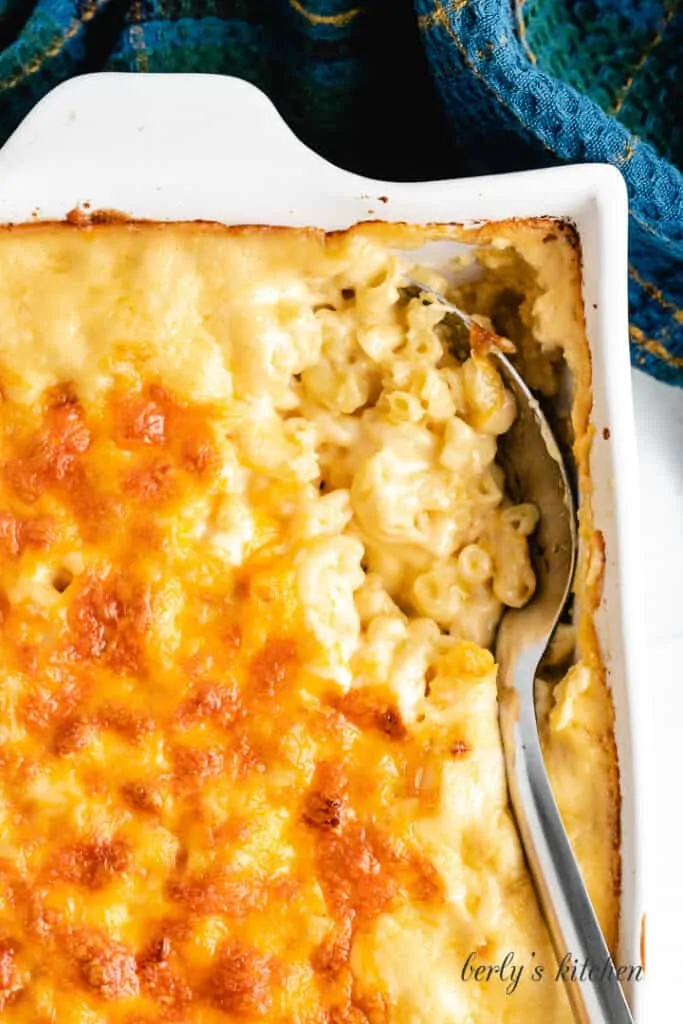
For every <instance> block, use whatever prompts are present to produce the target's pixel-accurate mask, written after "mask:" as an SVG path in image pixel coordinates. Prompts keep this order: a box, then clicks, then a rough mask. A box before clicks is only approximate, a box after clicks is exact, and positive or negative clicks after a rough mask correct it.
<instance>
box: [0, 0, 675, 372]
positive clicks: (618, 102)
mask: <svg viewBox="0 0 683 1024" xmlns="http://www.w3.org/2000/svg"><path fill="white" fill-rule="evenodd" d="M0 48H2V49H0V140H2V139H4V138H6V137H7V135H8V134H9V133H10V132H11V131H12V130H13V128H14V127H16V125H17V124H18V123H19V121H20V120H21V118H22V117H23V116H24V115H25V114H26V112H27V111H28V110H29V109H30V108H31V107H32V106H33V104H34V103H35V102H36V101H37V100H38V99H39V98H40V97H41V96H42V95H44V94H45V93H46V92H47V91H48V90H49V89H51V88H52V87H53V86H54V85H56V84H57V83H58V82H60V81H62V80H64V79H65V78H68V77H70V76H72V75H75V74H79V73H81V72H84V71H94V70H98V69H108V70H119V71H151V72H160V71H195V72H196V71H206V72H214V73H224V74H233V75H239V76H240V77H243V78H246V79H248V80H249V81H251V82H254V83H255V84H257V85H259V86H260V87H261V88H262V89H264V90H265V91H266V92H267V93H268V94H269V95H270V97H271V99H273V101H274V102H275V103H276V105H277V106H278V107H279V109H280V111H281V113H282V114H283V116H284V117H285V119H286V120H287V121H288V122H289V124H290V125H291V126H292V128H293V129H294V131H295V132H296V133H297V134H298V135H299V136H300V137H301V138H302V139H303V140H304V141H305V142H306V143H307V144H308V145H310V146H312V147H313V148H314V149H317V150H318V151H319V152H321V153H322V154H323V155H324V156H326V157H327V158H328V159H330V160H333V161H334V162H335V163H338V164H340V165H341V166H343V167H347V168H349V169H352V170H355V171H358V172H360V173H363V174H368V175H371V176H374V177H379V178H385V179H389V180H391V179H394V180H420V179H422V180H425V179H429V178H443V177H457V176H460V175H463V174H472V173H484V172H494V171H503V170H518V169H521V168H528V167H539V166H548V165H551V164H556V163H562V162H574V161H584V160H597V161H606V162H610V163H612V164H614V165H615V166H617V167H618V168H619V169H620V170H621V172H622V174H623V175H624V177H625V179H626V183H627V186H628V191H629V199H630V260H629V276H630V299H631V353H632V359H633V362H634V363H635V365H637V366H640V367H642V368H643V369H645V370H647V371H648V372H650V373H652V374H654V375H655V376H657V377H659V378H661V379H662V380H666V381H668V382H669V383H673V384H678V385H682V386H683V176H682V175H681V172H680V171H679V169H678V168H679V167H681V166H683V116H682V110H683V108H682V101H683V62H681V60H680V54H681V52H683V0H525V2H524V0H517V2H515V0H390V2H389V3H387V2H386V0H37V2H35V3H31V2H30V0H0ZM415 119H417V120H418V122H419V125H420V128H421V133H420V137H421V139H422V140H423V141H422V143H421V144H420V146H419V147H415V143H414V139H415V137H416V136H415V132H414V131H412V130H411V131H410V132H408V131H407V128H408V126H409V124H410V122H411V121H414V120H415Z"/></svg>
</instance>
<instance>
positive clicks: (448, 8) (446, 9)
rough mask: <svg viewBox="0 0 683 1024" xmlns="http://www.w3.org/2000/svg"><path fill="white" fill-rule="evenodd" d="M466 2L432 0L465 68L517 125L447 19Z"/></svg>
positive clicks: (545, 144) (516, 118)
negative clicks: (444, 2)
mask: <svg viewBox="0 0 683 1024" xmlns="http://www.w3.org/2000/svg"><path fill="white" fill-rule="evenodd" d="M468 2H469V0H456V3H455V4H452V3H449V4H447V5H445V6H444V4H443V3H442V0H434V9H435V12H438V11H440V12H441V14H442V17H441V18H439V24H443V26H444V28H445V29H446V31H447V32H448V35H449V36H450V37H451V39H452V40H453V42H454V43H455V46H456V49H457V50H458V52H459V53H460V56H461V57H462V59H463V61H464V62H465V64H466V65H467V67H468V68H469V69H470V71H471V72H472V74H473V75H474V77H475V78H476V79H478V80H479V81H480V82H481V83H482V85H483V86H484V87H485V88H486V89H487V90H488V91H489V92H490V93H491V94H492V95H493V96H495V98H496V99H497V100H498V102H499V103H500V105H501V107H503V108H504V109H505V110H507V111H508V113H509V114H511V115H512V116H513V117H514V119H515V120H516V121H517V122H518V123H521V122H520V118H519V115H518V114H517V112H516V111H515V110H513V109H512V107H511V106H510V105H509V103H507V102H506V101H505V99H504V98H503V97H502V96H501V95H500V93H498V92H497V91H496V90H495V89H494V88H493V86H492V85H491V83H490V82H489V81H487V80H486V78H484V76H483V75H482V74H481V73H480V72H479V71H478V70H477V68H476V67H475V65H474V64H473V63H472V61H471V60H470V57H469V54H468V53H467V50H466V49H465V45H464V43H463V41H462V39H461V38H460V36H459V35H458V33H457V32H456V31H455V29H454V28H453V25H452V24H451V22H450V20H449V17H448V15H449V14H451V13H453V14H454V13H456V12H457V11H458V10H459V9H461V8H462V7H466V6H467V3H468ZM534 138H535V139H536V141H537V142H538V143H539V144H540V145H541V146H542V147H543V149H545V150H546V152H548V153H553V150H552V148H551V147H550V146H549V145H548V144H547V142H544V141H543V139H539V138H538V136H536V135H535V136H534Z"/></svg>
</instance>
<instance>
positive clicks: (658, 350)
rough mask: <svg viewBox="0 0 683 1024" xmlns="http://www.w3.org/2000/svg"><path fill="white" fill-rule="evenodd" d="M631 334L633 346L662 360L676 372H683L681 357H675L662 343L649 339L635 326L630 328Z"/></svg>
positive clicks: (682, 359)
mask: <svg viewBox="0 0 683 1024" xmlns="http://www.w3.org/2000/svg"><path fill="white" fill-rule="evenodd" d="M629 334H630V336H631V341H632V342H633V344H634V345H635V346H636V347H637V348H640V349H643V350H644V351H645V352H647V353H648V354H649V355H651V356H654V357H655V358H656V359H661V360H662V362H663V363H666V364H667V365H668V366H673V367H674V368H675V369H676V370H683V358H682V357H681V356H675V355H673V354H672V353H671V352H667V350H666V349H665V348H664V346H663V345H662V343H661V341H655V339H654V338H647V337H646V336H645V335H644V334H643V332H642V331H641V330H640V328H639V327H635V326H634V325H633V324H631V326H630V327H629ZM638 361H639V362H642V360H638Z"/></svg>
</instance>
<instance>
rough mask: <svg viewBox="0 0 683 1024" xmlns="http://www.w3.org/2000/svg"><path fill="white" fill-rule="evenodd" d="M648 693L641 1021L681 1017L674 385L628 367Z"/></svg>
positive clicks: (682, 552) (680, 406)
mask: <svg viewBox="0 0 683 1024" xmlns="http://www.w3.org/2000/svg"><path fill="white" fill-rule="evenodd" d="M633 389H634V402H635V414H636V430H637V434H638V454H639V464H640V467H639V468H640V487H641V516H642V535H643V553H644V557H645V566H644V571H645V579H644V591H645V592H644V595H643V596H644V605H645V621H644V627H645V664H644V672H643V679H642V680H641V683H640V685H641V686H643V687H646V688H647V690H648V691H650V694H651V699H650V706H651V709H652V722H651V747H652V753H651V764H650V772H649V782H648V786H649V792H648V793H647V798H648V811H647V814H648V831H649V837H648V846H647V858H648V864H647V873H646V886H647V891H646V905H647V907H648V948H647V967H648V989H649V992H648V999H647V1022H646V1024H660V1022H664V1021H671V1022H673V1021H674V1020H675V1021H679V1020H683V1007H682V1005H681V996H680V989H681V977H682V976H683V964H682V963H681V953H682V952H683V938H682V933H681V929H682V927H683V870H682V867H681V843H680V839H681V837H682V836H683V829H682V828H681V815H682V814H683V807H682V804H683V678H682V673H681V670H680V666H683V602H682V601H681V595H682V594H683V388H682V389H680V390H678V389H675V388H671V387H667V386H666V385H664V384H660V383H658V382H657V381H654V380H652V379H651V378H649V377H646V376H645V375H644V374H643V373H640V372H639V371H634V372H633Z"/></svg>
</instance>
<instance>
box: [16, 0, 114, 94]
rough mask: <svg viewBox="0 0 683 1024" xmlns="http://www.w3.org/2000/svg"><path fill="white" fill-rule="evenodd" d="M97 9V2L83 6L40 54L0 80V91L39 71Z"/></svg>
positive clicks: (76, 33)
mask: <svg viewBox="0 0 683 1024" xmlns="http://www.w3.org/2000/svg"><path fill="white" fill-rule="evenodd" d="M98 10H99V5H98V4H97V3H89V4H88V5H87V7H84V9H83V12H82V14H81V17H80V18H74V20H73V21H72V22H71V23H70V24H69V26H68V27H67V28H66V30H65V31H64V32H62V34H61V35H58V36H55V38H54V39H53V41H52V42H51V43H50V44H49V46H47V47H46V48H45V49H44V50H41V52H40V56H38V57H36V59H35V60H32V61H31V62H30V63H29V64H26V65H25V66H24V67H23V68H22V69H21V71H17V72H16V74H14V75H11V76H10V77H9V78H6V79H5V80H4V81H3V82H0V92H6V91H7V89H13V88H14V87H15V86H16V85H20V84H21V82H23V81H25V80H26V79H27V78H30V77H31V75H34V74H35V73H36V71H39V70H40V68H41V67H42V66H43V64H44V63H45V61H46V60H50V58H51V57H56V56H57V54H58V53H59V52H60V51H61V50H62V49H63V48H64V46H65V45H66V44H67V43H68V42H70V41H71V40H72V39H73V38H74V37H75V36H77V35H78V33H79V32H80V31H81V29H82V28H83V25H84V24H87V22H89V21H91V20H92V18H93V17H94V15H95V14H96V13H97V11H98Z"/></svg>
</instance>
